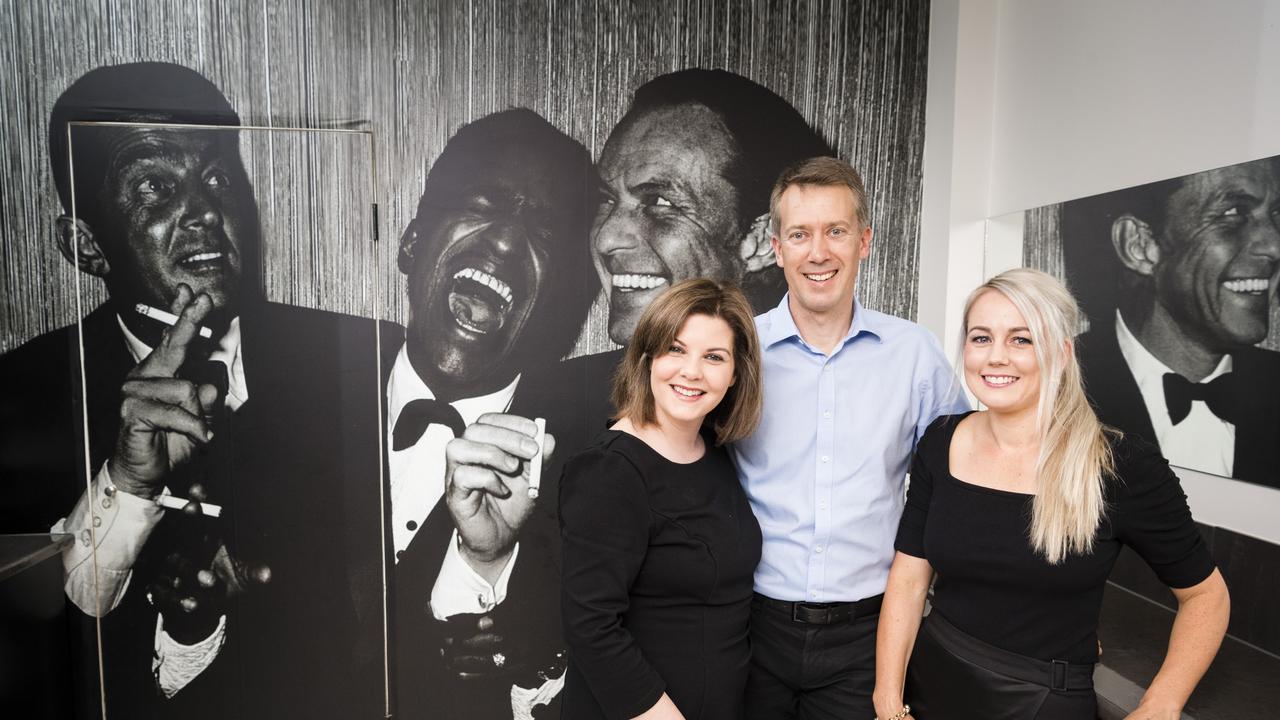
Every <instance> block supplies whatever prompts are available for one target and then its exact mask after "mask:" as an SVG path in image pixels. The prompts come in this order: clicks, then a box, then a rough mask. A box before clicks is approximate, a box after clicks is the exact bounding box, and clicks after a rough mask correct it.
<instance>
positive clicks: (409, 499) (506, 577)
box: [387, 346, 520, 620]
mask: <svg viewBox="0 0 1280 720" xmlns="http://www.w3.org/2000/svg"><path fill="white" fill-rule="evenodd" d="M519 384H520V376H519V375H517V376H516V377H515V379H514V380H512V381H511V383H510V384H509V385H507V386H506V387H504V388H502V389H500V390H498V391H497V392H494V393H490V394H488V395H482V396H480V397H474V398H463V399H460V400H455V401H453V402H451V403H449V405H451V406H452V407H453V409H454V410H457V411H458V415H460V416H461V417H462V421H463V423H464V424H466V425H471V424H472V423H474V422H476V421H477V420H479V419H480V416H481V415H484V414H485V413H501V412H506V411H507V409H508V408H510V407H511V398H512V397H513V396H514V395H515V393H516V387H517V386H518V385H519ZM434 399H435V393H433V392H431V389H430V388H428V387H427V385H426V383H425V382H423V381H422V378H421V377H419V376H418V373H417V372H416V371H415V370H414V369H413V365H412V364H411V363H410V362H409V354H408V351H407V350H406V349H405V347H403V346H402V347H401V348H400V352H399V353H397V354H396V359H395V363H394V364H393V365H392V366H391V378H390V380H388V382H387V447H388V448H391V447H392V437H391V436H392V432H393V430H394V429H395V426H396V421H397V420H399V419H400V413H401V411H403V410H404V408H405V406H406V405H408V404H409V403H411V402H413V401H414V400H434ZM450 440H453V431H452V430H450V429H449V428H448V427H445V426H444V425H439V424H432V425H428V426H427V429H426V431H425V432H424V433H423V434H422V437H421V438H420V439H419V440H418V442H416V443H414V444H413V445H411V446H409V447H407V448H404V449H403V450H389V451H388V453H387V456H388V457H387V464H388V470H389V472H390V476H391V540H392V544H393V546H394V548H395V557H396V560H397V561H399V559H400V553H402V552H404V550H405V548H407V547H409V543H410V542H411V541H412V540H413V536H414V535H416V534H417V532H418V530H419V529H420V528H421V527H422V524H423V523H424V522H425V521H426V519H427V515H429V514H430V513H431V510H432V508H434V507H435V506H436V504H437V503H438V502H440V498H441V497H443V496H444V479H445V478H444V473H445V459H444V450H445V446H446V445H448V444H449V441H450ZM519 554H520V543H518V542H517V543H516V546H515V548H514V549H513V550H512V553H511V559H510V560H509V561H508V562H507V565H506V567H504V568H503V569H502V573H501V574H500V575H499V576H498V579H497V582H495V583H494V584H492V585H490V584H489V582H488V581H487V580H485V579H484V578H483V577H481V576H480V575H479V574H478V573H476V571H475V570H472V569H471V566H470V565H468V564H467V563H466V560H464V559H463V557H462V555H461V553H460V552H459V551H458V531H457V530H454V532H453V536H452V538H451V540H450V542H449V548H448V550H447V552H446V553H445V558H444V564H443V565H442V566H441V568H440V575H439V576H438V577H437V578H436V582H435V585H434V586H433V587H432V589H431V610H432V614H433V615H435V617H436V619H437V620H444V619H446V618H448V617H450V616H452V615H458V614H461V613H483V612H488V611H489V610H492V609H493V608H494V606H496V605H498V604H499V603H501V602H502V601H503V600H505V599H506V597H507V585H508V583H509V581H510V579H511V571H512V568H514V567H515V564H516V558H517V557H518V556H519Z"/></svg>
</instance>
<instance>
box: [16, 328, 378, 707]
mask: <svg viewBox="0 0 1280 720" xmlns="http://www.w3.org/2000/svg"><path fill="white" fill-rule="evenodd" d="M240 324H241V336H242V340H241V342H242V345H241V347H242V355H243V362H244V372H245V379H246V385H247V388H248V393H249V399H248V401H247V402H246V403H245V404H244V405H243V406H242V407H241V408H240V409H239V410H238V411H236V412H235V413H229V414H226V415H225V416H224V417H223V419H222V421H221V423H222V424H221V425H220V426H218V427H215V436H216V437H215V440H214V443H220V446H219V448H218V450H217V451H213V450H210V455H209V457H208V458H206V457H198V458H196V459H195V460H194V461H193V463H192V468H195V467H203V468H204V472H203V474H200V475H199V478H200V480H201V482H203V483H204V484H205V485H206V486H207V489H208V493H209V501H210V502H213V503H217V504H220V505H222V506H223V517H222V518H219V519H217V520H213V519H210V518H204V517H199V518H191V517H189V516H183V515H182V514H180V513H172V512H170V513H166V514H165V515H164V517H163V518H162V519H161V520H160V523H159V525H157V527H156V529H155V531H154V532H153V534H152V535H151V537H150V538H149V539H148V541H147V543H146V545H145V546H144V548H143V550H142V552H141V554H140V556H139V558H138V561H137V563H136V564H135V565H134V572H133V575H132V577H131V578H130V581H129V585H128V590H127V592H126V593H125V595H124V598H123V599H122V601H121V603H120V605H119V606H118V607H117V608H116V609H115V610H113V611H112V612H110V613H109V614H107V615H106V616H105V617H104V618H103V619H102V635H103V637H102V643H103V672H104V675H105V682H106V705H107V712H108V717H120V718H131V719H132V718H170V717H172V718H277V717H316V718H343V719H344V720H345V719H347V718H366V717H367V718H380V717H382V716H383V710H384V705H385V703H384V690H383V688H384V681H383V678H384V675H383V661H382V656H383V642H382V627H383V623H384V607H385V605H384V598H383V592H382V568H383V555H382V552H383V551H382V548H383V542H382V526H381V518H380V515H381V512H380V511H381V502H382V501H381V497H382V493H380V489H379V488H380V483H381V479H380V473H379V468H380V460H381V457H380V454H379V448H380V445H379V438H380V429H379V428H380V426H379V415H380V412H379V408H380V403H379V374H378V371H377V358H378V350H377V345H376V342H375V335H374V323H373V322H372V321H370V320H365V319H361V318H354V317H348V316H341V315H336V314H332V313H325V312H320V311H314V310H305V309H300V308H292V307H286V306H282V305H274V304H265V303H264V304H259V305H255V306H252V307H250V308H247V309H246V310H245V311H244V312H243V313H242V315H241V320H240ZM81 331H82V332H83V337H84V345H83V347H84V368H85V369H84V378H83V383H82V382H81V375H80V368H79V357H80V349H79V348H80V346H79V343H78V342H77V327H76V326H70V327H68V328H64V329H61V330H57V331H53V332H50V333H47V334H45V335H42V336H40V337H37V338H35V339H34V340H32V341H30V342H28V343H27V344H25V345H23V346H22V347H20V348H18V349H16V350H14V351H12V352H10V353H7V354H6V355H5V356H3V358H0V382H3V383H4V386H5V387H4V390H3V392H0V407H2V409H0V463H2V466H3V473H2V479H0V482H3V484H4V486H5V487H4V492H3V501H2V504H0V531H3V532H47V531H48V529H49V527H50V526H52V525H53V524H54V523H55V522H56V521H57V520H58V519H59V518H61V517H65V516H66V515H67V514H68V513H69V512H70V511H71V509H72V507H73V505H74V504H75V502H76V500H77V498H78V497H79V496H80V495H81V494H82V493H83V492H84V490H85V485H86V480H87V478H88V477H91V476H92V475H93V474H94V473H96V472H97V470H98V469H99V468H100V467H101V466H102V464H103V463H104V462H105V461H106V459H107V458H108V457H109V456H110V454H111V452H112V450H113V448H114V445H115V441H116V434H117V430H118V417H119V407H120V388H121V384H122V382H123V381H124V379H125V375H126V374H127V373H128V372H129V371H130V370H131V369H132V368H133V367H134V365H135V363H134V360H133V358H132V357H131V356H130V354H129V352H128V349H127V346H126V344H125V341H124V337H123V334H122V332H121V330H120V328H119V325H118V321H117V319H116V314H115V310H114V309H113V308H112V307H110V305H109V304H108V305H104V306H102V307H99V308H98V309H96V310H95V311H93V312H92V313H90V314H89V315H88V316H87V317H85V318H84V320H83V321H82V323H81ZM82 392H83V397H84V401H83V402H82V400H81V398H82ZM86 426H87V433H86V431H85V430H86ZM86 440H87V445H86ZM86 450H87V454H88V456H87V463H86V455H85V453H86ZM213 457H216V458H217V461H216V462H215V461H213V460H212V459H210V458H213ZM190 469H191V468H188V470H190ZM183 477H186V478H188V480H186V481H184V480H183ZM192 477H195V475H194V474H186V475H184V474H183V473H182V472H179V473H175V475H174V477H172V478H167V483H168V484H169V486H170V490H171V491H173V492H174V493H175V494H180V493H181V492H185V488H184V487H183V483H184V482H189V479H190V478H192ZM175 484H176V485H177V486H176V487H175V486H174V485H175ZM199 523H209V524H210V525H205V526H204V527H198V524H199ZM206 533H208V534H213V535H214V536H215V537H216V538H219V539H220V540H221V542H222V543H223V544H225V546H226V547H227V548H228V550H229V551H230V552H231V554H232V555H233V557H237V558H239V559H242V560H245V561H247V562H253V563H261V564H265V565H266V566H268V567H269V568H270V569H271V578H270V581H269V582H268V583H266V584H265V585H262V586H260V587H256V588H253V589H252V590H251V591H249V592H246V593H243V594H241V595H238V596H236V597H234V598H231V599H230V600H229V601H228V603H227V607H226V610H225V614H226V617H227V626H226V644H225V645H224V646H223V648H222V650H221V652H220V653H219V654H218V656H217V658H216V659H215V660H214V661H213V663H212V664H211V665H210V666H209V667H208V668H207V669H206V670H205V671H204V672H202V673H201V674H200V675H198V676H197V677H196V678H195V679H194V680H192V681H191V682H190V683H189V684H188V685H187V686H186V687H184V688H183V689H182V690H180V691H179V692H178V693H177V694H176V695H174V696H173V697H172V698H168V699H166V698H164V697H163V696H162V695H161V694H160V693H159V692H158V691H157V687H156V680H155V677H154V676H153V674H152V668H151V662H152V654H153V648H154V641H155V628H156V615H157V611H156V610H155V608H154V607H152V606H151V605H150V604H149V603H148V601H147V599H146V591H147V587H148V585H150V584H151V583H152V582H153V581H154V579H155V576H156V573H157V572H158V568H160V567H161V566H162V565H163V562H162V560H163V558H164V556H165V555H166V554H167V553H169V552H170V551H172V550H181V551H183V552H184V553H195V554H197V555H198V553H199V552H201V551H205V550H208V547H207V545H208V543H207V541H204V540H201V538H202V537H203V536H204V535H205V534H206ZM78 541H79V540H78V539H77V542H78ZM202 543H203V545H202ZM68 607H69V609H70V611H71V613H72V614H73V615H79V611H78V610H77V609H75V607H74V606H73V605H71V604H70V603H68ZM81 617H83V616H81ZM80 627H81V631H80V635H79V636H78V638H77V642H78V643H80V645H79V646H78V647H75V648H73V650H72V654H73V656H74V657H75V658H76V660H77V674H78V675H80V679H81V680H83V681H84V682H83V684H81V685H80V686H79V687H80V689H79V691H78V693H80V694H81V695H82V696H83V697H81V700H84V702H81V703H80V705H81V707H83V708H84V709H85V711H86V712H87V713H88V714H87V715H86V716H95V711H96V704H97V697H96V678H95V676H96V670H97V667H96V654H94V652H95V650H94V646H93V630H92V622H91V620H89V619H86V620H85V622H84V623H83V624H81V626H80ZM85 678H87V679H85Z"/></svg>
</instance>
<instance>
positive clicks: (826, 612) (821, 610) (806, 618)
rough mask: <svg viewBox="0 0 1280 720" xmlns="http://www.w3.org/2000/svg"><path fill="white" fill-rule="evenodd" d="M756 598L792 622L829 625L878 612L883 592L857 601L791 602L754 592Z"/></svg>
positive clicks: (882, 599)
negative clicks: (783, 614)
mask: <svg viewBox="0 0 1280 720" xmlns="http://www.w3.org/2000/svg"><path fill="white" fill-rule="evenodd" d="M755 596H756V600H757V601H759V602H760V603H762V604H763V605H764V606H765V607H767V608H771V609H774V610H780V611H782V612H784V613H786V615H787V617H790V618H791V619H792V620H793V621H794V622H798V623H804V624H806V625H831V624H832V623H838V622H845V621H848V620H857V619H858V618H864V617H867V616H870V615H875V614H876V613H878V612H880V604H881V603H883V602H884V593H880V594H879V595H876V596H874V597H869V598H864V599H862V600H858V601H857V602H834V603H811V602H792V601H790V600H774V599H773V598H771V597H767V596H765V595H761V594H760V593H756V594H755Z"/></svg>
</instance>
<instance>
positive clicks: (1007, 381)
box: [982, 375, 1018, 387]
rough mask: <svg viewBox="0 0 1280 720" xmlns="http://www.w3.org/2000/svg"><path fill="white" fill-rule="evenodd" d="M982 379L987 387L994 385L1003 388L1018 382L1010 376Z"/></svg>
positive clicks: (992, 376) (988, 376)
mask: <svg viewBox="0 0 1280 720" xmlns="http://www.w3.org/2000/svg"><path fill="white" fill-rule="evenodd" d="M982 379H983V381H984V382H986V383H987V384H988V385H994V386H996V387H1005V386H1007V385H1012V384H1013V383H1016V382H1018V378H1016V377H1014V376H1012V375H983V376H982Z"/></svg>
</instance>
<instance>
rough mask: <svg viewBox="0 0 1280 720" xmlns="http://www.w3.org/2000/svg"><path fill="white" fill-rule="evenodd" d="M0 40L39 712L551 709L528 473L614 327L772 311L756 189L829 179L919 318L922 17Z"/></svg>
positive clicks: (503, 19) (6, 502) (581, 396)
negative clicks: (652, 314)
mask: <svg viewBox="0 0 1280 720" xmlns="http://www.w3.org/2000/svg"><path fill="white" fill-rule="evenodd" d="M0 27H2V28H3V33H4V35H5V37H6V42H5V43H3V44H0V63H2V64H3V66H4V67H8V68H11V69H12V70H13V71H12V72H9V73H4V74H0V107H2V108H3V117H0V137H2V138H3V144H4V149H5V165H4V168H3V169H2V170H0V190H2V192H0V217H2V219H3V221H2V222H0V233H2V234H3V257H4V262H3V265H2V266H0V298H2V303H3V304H2V305H0V323H2V326H0V353H2V354H0V378H3V380H2V381H3V382H4V383H5V389H4V391H3V392H2V393H0V482H3V483H4V485H5V487H4V492H3V493H0V498H2V499H0V532H3V533H9V532H37V533H39V532H48V531H50V530H51V529H54V530H56V531H62V532H69V533H72V534H73V535H74V542H73V545H72V547H71V549H69V550H67V551H66V552H65V553H64V557H63V560H64V567H65V569H66V571H67V582H66V595H67V600H68V612H69V615H70V616H71V619H72V625H71V631H72V636H73V643H74V647H73V652H72V668H71V670H70V672H71V673H72V675H73V686H74V698H75V700H74V703H73V705H74V715H75V716H76V717H103V716H105V717H108V718H205V717H208V718H260V717H261V718H265V717H316V718H344V719H345V718H362V717H363V718H379V717H384V716H386V714H387V713H388V711H390V712H391V713H392V714H393V715H394V716H395V717H404V718H464V717H465V718H482V719H483V718H503V719H504V720H505V719H507V718H512V719H514V718H532V717H558V712H559V711H558V704H557V697H558V694H559V691H560V688H561V684H562V682H563V676H564V669H565V663H566V662H567V658H566V657H565V654H564V649H563V643H562V642H561V640H560V630H559V626H560V619H559V610H558V607H559V598H558V593H559V587H558V562H559V558H558V554H559V550H558V544H557V533H558V528H557V527H556V517H555V502H556V486H557V480H558V475H559V465H560V464H561V463H562V462H563V460H564V459H565V458H566V457H567V456H568V455H570V454H572V453H573V452H574V451H575V450H576V449H577V448H579V447H581V446H582V445H583V444H585V443H586V442H587V441H588V439H589V438H590V437H591V436H592V435H593V434H594V433H595V432H597V431H598V430H599V429H601V428H603V426H604V423H605V421H606V419H607V416H608V413H609V407H608V405H607V398H608V387H609V382H610V377H611V373H612V367H613V363H614V362H615V361H616V359H617V357H618V348H619V347H620V346H622V345H625V344H626V342H627V339H628V337H629V335H630V332H631V329H632V328H633V327H634V325H635V322H636V320H637V319H638V314H639V312H640V311H641V310H642V309H643V308H644V307H645V306H646V305H647V303H648V302H649V301H650V300H652V299H653V297H655V296H656V295H657V294H659V293H660V292H661V291H662V290H663V289H664V288H665V287H667V286H669V285H670V284H672V283H674V282H678V281H680V280H683V279H685V278H688V277H695V276H710V277H716V278H721V279H729V280H734V281H737V282H739V283H741V284H742V285H743V286H744V288H746V289H747V291H748V293H749V295H750V297H751V299H752V301H753V303H754V304H755V306H756V309H757V310H758V311H764V310H767V309H768V308H770V307H772V306H774V305H776V304H777V303H778V302H779V300H780V299H781V297H782V293H783V290H784V289H785V286H784V283H783V281H782V277H781V272H780V271H779V269H778V268H776V266H775V265H774V262H773V257H772V255H771V250H770V245H769V238H768V235H767V213H768V195H769V190H770V187H771V185H772V182H773V180H774V178H775V177H776V176H777V174H778V172H779V171H780V170H781V169H782V168H783V167H784V166H786V165H787V164H789V163H791V162H793V161H796V160H799V159H802V158H805V157H810V156H813V155H820V154H837V155H839V156H841V157H843V158H846V159H848V160H850V161H851V162H853V164H854V165H855V166H857V167H859V168H860V169H861V170H862V172H863V174H864V176H865V179H866V182H867V188H868V193H869V196H870V199H871V217H872V225H873V228H874V232H875V235H874V240H873V250H872V253H871V257H870V258H869V259H868V260H867V261H866V263H867V264H866V266H865V267H864V269H863V271H862V275H861V278H862V281H861V283H860V287H859V290H858V292H859V296H860V299H861V300H862V302H863V303H864V304H865V305H867V306H868V307H871V308H875V309H877V310H881V311H885V312H889V313H892V314H895V315H900V316H903V317H908V318H911V317H914V315H915V311H916V297H917V281H916V268H917V254H918V216H919V201H920V164H921V150H922V146H923V138H924V100H925V90H926V83H925V70H926V60H927V47H928V32H927V31H928V3H927V0H916V1H913V2H905V3H903V2H889V1H887V0H883V1H876V2H861V3H845V2H835V1H820V0H812V1H803V0H789V1H783V0H749V1H747V2H711V1H700V0H682V1H679V2H652V1H645V2H626V3H612V2H607V3H606V2H583V1H570V2H558V1H552V0H542V1H540V2H532V1H522V2H505V1H502V0H468V1H467V2H450V1H441V2H432V3H417V2H393V1H391V0H387V1H374V2H366V3H346V2H336V1H334V2H303V1H302V0H293V1H276V0H270V1H268V2H260V1H256V0H255V1H253V2H250V1H249V0H235V1H232V2H213V1H200V0H197V1H195V2H188V1H185V0H143V1H139V2H133V3H126V4H111V3H108V4H103V3H99V2H90V1H89V0H69V1H68V2H59V3H53V4H38V3H37V4H32V3H20V2H16V1H15V0H3V2H0ZM1274 266H1275V263H1274V259H1273V261H1272V263H1271V265H1269V266H1268V268H1269V269H1268V270H1267V272H1268V273H1270V274H1274ZM1248 270H1249V272H1252V273H1254V274H1252V275H1240V276H1239V277H1236V276H1235V275H1231V276H1230V277H1226V278H1225V279H1224V282H1228V283H1235V284H1236V285H1239V288H1238V289H1237V290H1232V292H1235V293H1236V294H1238V295H1240V296H1241V297H1240V298H1239V299H1238V302H1237V304H1238V305H1239V306H1240V307H1239V308H1238V314H1239V315H1241V317H1242V318H1243V317H1244V316H1246V315H1248V312H1247V311H1248V309H1249V308H1251V307H1252V305H1250V304H1249V303H1255V304H1256V302H1257V301H1256V300H1255V299H1252V298H1253V295H1256V290H1255V289H1253V288H1255V286H1257V285H1258V283H1259V280H1258V278H1259V277H1262V276H1261V275H1258V274H1257V273H1260V272H1262V270H1261V269H1259V268H1257V267H1252V266H1250V268H1248ZM1241 283H1243V284H1241ZM1232 287H1235V286H1232ZM1231 307H1232V308H1235V306H1234V305H1233V306H1231ZM1246 319H1247V318H1246ZM1263 325H1264V326H1265V320H1264V321H1263ZM1255 342H1256V341H1255ZM1238 362H1244V361H1243V360H1241V361H1238ZM1241 367H1243V366H1241ZM544 428H545V435H546V436H548V439H545V440H544V441H543V442H542V443H541V444H539V443H538V442H535V441H536V440H542V439H543V433H544V430H543V429H544ZM530 448H540V450H539V451H538V452H537V454H536V455H535V454H534V451H533V450H530Z"/></svg>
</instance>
